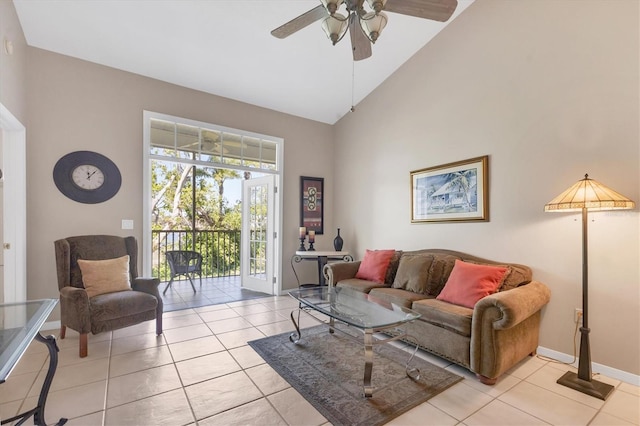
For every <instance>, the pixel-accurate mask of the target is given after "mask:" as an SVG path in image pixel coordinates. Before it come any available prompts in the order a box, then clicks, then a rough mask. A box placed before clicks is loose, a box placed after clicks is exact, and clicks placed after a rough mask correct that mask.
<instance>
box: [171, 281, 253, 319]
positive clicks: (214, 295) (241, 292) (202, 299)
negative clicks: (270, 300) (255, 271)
mask: <svg viewBox="0 0 640 426" xmlns="http://www.w3.org/2000/svg"><path fill="white" fill-rule="evenodd" d="M178 278H181V277H178ZM193 284H194V286H195V288H196V291H195V292H194V291H193V288H192V287H191V284H189V281H188V280H186V279H182V280H180V279H176V280H175V281H174V282H173V283H171V287H168V282H166V281H165V282H161V283H160V287H159V290H160V296H161V297H162V302H163V303H164V311H165V312H170V311H177V310H181V309H187V308H199V307H201V306H208V305H218V304H220V303H230V302H237V301H239V300H247V299H255V298H257V297H264V296H265V294H264V293H259V292H257V291H251V290H247V289H245V288H242V286H241V285H240V277H239V276H231V277H220V278H202V284H201V283H200V280H199V278H196V279H194V280H193ZM165 289H166V292H165Z"/></svg>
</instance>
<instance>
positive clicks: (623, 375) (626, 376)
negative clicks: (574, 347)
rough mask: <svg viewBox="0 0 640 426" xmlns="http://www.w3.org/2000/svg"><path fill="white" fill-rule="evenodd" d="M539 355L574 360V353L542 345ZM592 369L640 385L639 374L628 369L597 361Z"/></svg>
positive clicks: (574, 364)
mask: <svg viewBox="0 0 640 426" xmlns="http://www.w3.org/2000/svg"><path fill="white" fill-rule="evenodd" d="M538 355H542V356H545V357H548V358H553V359H557V360H558V361H562V362H567V363H569V362H571V361H573V355H568V354H565V353H562V352H558V351H554V350H552V349H547V348H544V347H542V346H538ZM573 366H574V367H576V368H578V361H577V359H576V362H574V363H573ZM591 371H592V372H593V373H600V374H602V375H604V376H607V377H611V378H612V379H617V380H621V381H623V382H626V383H629V384H632V385H634V386H640V376H639V375H637V374H631V373H628V372H626V371H622V370H618V369H616V368H611V367H608V366H606V365H602V364H598V363H595V362H592V363H591Z"/></svg>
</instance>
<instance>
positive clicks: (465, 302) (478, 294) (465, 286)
mask: <svg viewBox="0 0 640 426" xmlns="http://www.w3.org/2000/svg"><path fill="white" fill-rule="evenodd" d="M508 270H509V269H508V268H505V267H503V266H491V265H478V264H474V263H467V262H463V261H461V260H457V259H456V263H455V265H454V266H453V270H452V271H451V274H450V275H449V279H448V280H447V283H446V284H445V285H444V288H443V289H442V291H441V292H440V294H439V295H438V297H436V299H438V300H442V301H444V302H449V303H453V304H454V305H460V306H465V307H467V308H471V309H473V307H474V306H475V304H476V303H477V302H478V300H480V299H482V298H483V297H485V296H488V295H490V294H493V293H495V292H496V290H498V288H500V286H501V285H502V282H503V281H504V278H505V276H506V274H507V271H508Z"/></svg>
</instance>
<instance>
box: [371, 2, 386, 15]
mask: <svg viewBox="0 0 640 426" xmlns="http://www.w3.org/2000/svg"><path fill="white" fill-rule="evenodd" d="M367 3H369V7H371V9H372V10H373V11H374V12H375V13H376V15H377V14H379V13H380V12H382V9H384V6H385V5H386V4H387V0H367Z"/></svg>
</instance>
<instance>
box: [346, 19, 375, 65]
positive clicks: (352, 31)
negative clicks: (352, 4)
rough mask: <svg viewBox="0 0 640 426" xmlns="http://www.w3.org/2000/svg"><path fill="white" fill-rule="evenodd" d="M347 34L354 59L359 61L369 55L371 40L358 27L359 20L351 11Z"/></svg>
mask: <svg viewBox="0 0 640 426" xmlns="http://www.w3.org/2000/svg"><path fill="white" fill-rule="evenodd" d="M349 35H350V36H351V49H352V50H353V60H354V61H361V60H363V59H367V58H368V57H369V56H371V41H369V39H368V38H367V36H366V35H365V34H364V32H363V31H362V28H360V22H359V20H358V17H357V16H356V14H355V13H352V14H351V17H350V18H349Z"/></svg>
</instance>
